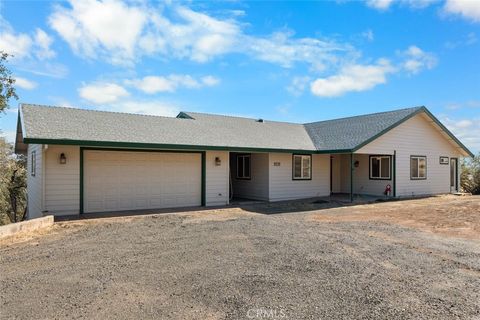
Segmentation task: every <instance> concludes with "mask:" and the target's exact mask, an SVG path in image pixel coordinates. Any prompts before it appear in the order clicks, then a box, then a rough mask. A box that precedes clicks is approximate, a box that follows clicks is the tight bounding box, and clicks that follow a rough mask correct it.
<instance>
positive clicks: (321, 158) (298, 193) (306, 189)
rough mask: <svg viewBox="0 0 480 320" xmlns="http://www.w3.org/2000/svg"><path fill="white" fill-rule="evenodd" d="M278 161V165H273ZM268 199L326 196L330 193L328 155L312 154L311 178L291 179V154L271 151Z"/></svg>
mask: <svg viewBox="0 0 480 320" xmlns="http://www.w3.org/2000/svg"><path fill="white" fill-rule="evenodd" d="M275 162H279V163H280V165H279V166H274V163H275ZM269 166H270V176H269V185H270V201H280V200H290V199H300V198H310V197H319V196H328V195H329V194H330V155H329V154H316V155H313V156H312V180H292V154H291V153H271V154H270V159H269Z"/></svg>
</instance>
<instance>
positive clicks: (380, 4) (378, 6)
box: [366, 0, 439, 11]
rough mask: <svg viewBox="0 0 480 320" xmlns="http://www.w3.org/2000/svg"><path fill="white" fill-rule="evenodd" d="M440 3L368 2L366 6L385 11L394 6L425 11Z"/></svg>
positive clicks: (420, 0)
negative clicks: (424, 9)
mask: <svg viewBox="0 0 480 320" xmlns="http://www.w3.org/2000/svg"><path fill="white" fill-rule="evenodd" d="M438 1H439V0H367V2H366V4H367V6H369V7H370V8H373V9H377V10H381V11H384V10H387V9H389V8H391V7H392V6H393V5H394V4H398V5H400V6H406V7H409V8H412V9H423V8H426V7H428V6H430V5H432V4H433V3H435V2H438Z"/></svg>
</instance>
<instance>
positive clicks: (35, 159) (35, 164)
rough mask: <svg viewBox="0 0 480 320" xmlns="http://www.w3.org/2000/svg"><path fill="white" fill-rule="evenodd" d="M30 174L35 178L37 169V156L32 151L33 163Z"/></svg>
mask: <svg viewBox="0 0 480 320" xmlns="http://www.w3.org/2000/svg"><path fill="white" fill-rule="evenodd" d="M30 162H31V163H30V174H31V175H32V177H35V171H36V169H37V154H36V152H35V151H32V156H31V161H30Z"/></svg>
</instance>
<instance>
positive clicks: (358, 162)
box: [353, 160, 360, 168]
mask: <svg viewBox="0 0 480 320" xmlns="http://www.w3.org/2000/svg"><path fill="white" fill-rule="evenodd" d="M353 165H354V166H355V168H358V166H359V165H360V161H358V160H357V161H355V163H354V164H353Z"/></svg>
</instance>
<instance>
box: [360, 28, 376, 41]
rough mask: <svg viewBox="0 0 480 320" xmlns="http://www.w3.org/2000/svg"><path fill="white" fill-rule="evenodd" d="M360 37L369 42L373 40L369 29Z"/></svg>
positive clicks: (373, 36) (373, 37)
mask: <svg viewBox="0 0 480 320" xmlns="http://www.w3.org/2000/svg"><path fill="white" fill-rule="evenodd" d="M362 36H363V37H364V38H365V39H367V40H368V41H370V42H372V41H373V40H374V39H375V35H374V34H373V31H372V30H371V29H368V30H365V31H364V32H362Z"/></svg>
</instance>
